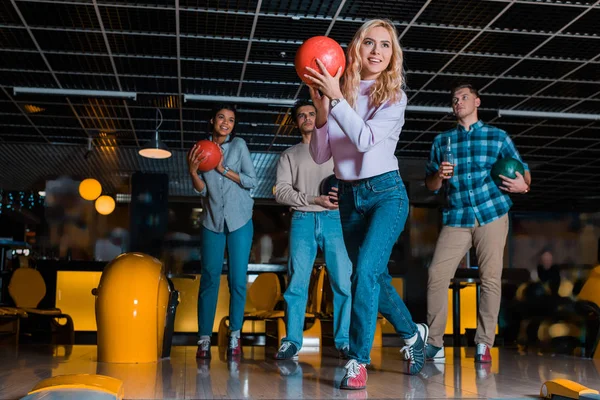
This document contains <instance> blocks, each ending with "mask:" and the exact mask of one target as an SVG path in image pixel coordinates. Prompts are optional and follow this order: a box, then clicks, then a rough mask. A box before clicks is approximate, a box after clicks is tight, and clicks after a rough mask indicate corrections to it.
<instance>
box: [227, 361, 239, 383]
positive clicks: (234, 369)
mask: <svg viewBox="0 0 600 400" xmlns="http://www.w3.org/2000/svg"><path fill="white" fill-rule="evenodd" d="M227 370H228V371H229V377H230V378H234V379H238V378H239V377H240V363H239V362H238V361H237V360H235V359H234V360H231V359H229V360H227Z"/></svg>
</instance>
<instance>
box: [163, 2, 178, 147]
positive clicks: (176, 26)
mask: <svg viewBox="0 0 600 400" xmlns="http://www.w3.org/2000/svg"><path fill="white" fill-rule="evenodd" d="M180 32H181V26H180V20H179V0H175V35H176V40H177V91H178V93H177V99H178V108H179V135H180V141H181V143H180V146H181V148H182V149H183V91H182V89H181V40H180ZM157 135H158V134H157Z"/></svg>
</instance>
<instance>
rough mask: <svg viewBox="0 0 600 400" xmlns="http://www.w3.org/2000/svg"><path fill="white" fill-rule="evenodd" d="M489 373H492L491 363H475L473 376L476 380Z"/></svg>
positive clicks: (485, 376) (482, 378)
mask: <svg viewBox="0 0 600 400" xmlns="http://www.w3.org/2000/svg"><path fill="white" fill-rule="evenodd" d="M490 375H492V363H485V364H484V363H477V364H475V377H477V379H478V380H484V379H486V378H487V377H488V376H490Z"/></svg>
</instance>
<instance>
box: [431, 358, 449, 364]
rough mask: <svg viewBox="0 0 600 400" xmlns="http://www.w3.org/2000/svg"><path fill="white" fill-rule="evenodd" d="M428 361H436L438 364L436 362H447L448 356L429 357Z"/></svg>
mask: <svg viewBox="0 0 600 400" xmlns="http://www.w3.org/2000/svg"><path fill="white" fill-rule="evenodd" d="M426 361H427V362H431V363H434V364H436V363H443V362H446V357H434V358H428V359H427V360H426Z"/></svg>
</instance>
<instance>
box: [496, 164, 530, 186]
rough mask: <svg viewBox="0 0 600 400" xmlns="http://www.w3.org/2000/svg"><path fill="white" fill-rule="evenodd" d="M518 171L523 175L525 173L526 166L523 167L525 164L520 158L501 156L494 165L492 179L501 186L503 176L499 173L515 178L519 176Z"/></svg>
mask: <svg viewBox="0 0 600 400" xmlns="http://www.w3.org/2000/svg"><path fill="white" fill-rule="evenodd" d="M517 171H518V172H519V173H520V174H521V175H525V168H523V164H521V162H520V161H519V160H517V159H514V158H512V157H506V158H501V159H499V160H498V161H496V162H495V163H494V165H493V166H492V172H491V174H492V179H493V180H494V182H495V183H496V185H498V186H500V185H502V178H500V176H499V175H503V176H506V177H507V178H511V179H514V178H516V177H517V174H516V172H517Z"/></svg>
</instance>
